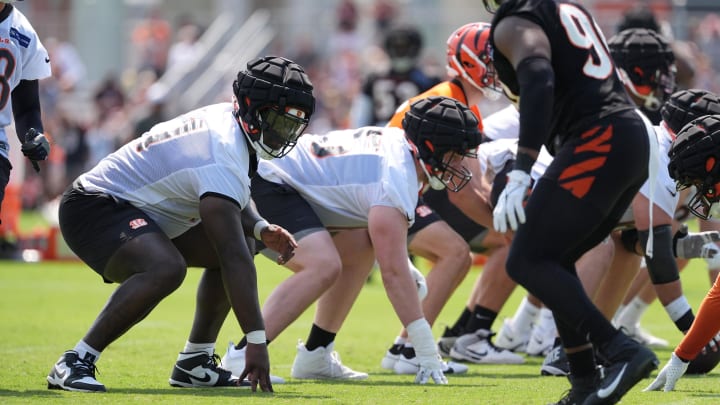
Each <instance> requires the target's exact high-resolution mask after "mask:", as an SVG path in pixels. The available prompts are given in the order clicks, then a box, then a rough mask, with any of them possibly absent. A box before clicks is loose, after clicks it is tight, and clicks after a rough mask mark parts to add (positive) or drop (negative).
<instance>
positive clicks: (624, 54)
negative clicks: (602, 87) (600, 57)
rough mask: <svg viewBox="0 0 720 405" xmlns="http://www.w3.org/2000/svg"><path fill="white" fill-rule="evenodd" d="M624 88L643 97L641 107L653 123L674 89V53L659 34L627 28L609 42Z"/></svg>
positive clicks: (658, 119) (656, 120) (643, 29)
mask: <svg viewBox="0 0 720 405" xmlns="http://www.w3.org/2000/svg"><path fill="white" fill-rule="evenodd" d="M608 47H609V48H610V54H611V55H612V57H613V59H614V60H615V64H616V65H617V68H618V72H619V74H620V78H621V79H622V81H623V83H624V84H625V88H626V89H627V90H628V91H629V92H630V93H631V94H632V95H634V96H635V97H637V98H639V99H641V100H643V104H642V106H640V109H641V110H642V111H643V112H645V113H646V115H648V118H650V120H651V121H653V123H654V124H657V123H658V122H659V121H660V116H659V114H658V111H659V110H660V107H661V106H662V104H663V103H664V102H665V100H667V99H668V97H670V95H671V94H672V93H673V92H674V91H675V73H676V71H677V69H676V67H675V54H674V53H673V51H672V49H671V48H670V43H669V42H668V41H667V40H666V39H665V38H664V37H663V36H662V35H660V34H658V33H657V32H655V31H653V30H649V29H646V28H630V29H626V30H623V31H621V32H619V33H618V34H616V35H614V36H613V37H612V38H610V40H609V41H608Z"/></svg>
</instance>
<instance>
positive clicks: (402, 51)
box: [384, 26, 423, 73]
mask: <svg viewBox="0 0 720 405" xmlns="http://www.w3.org/2000/svg"><path fill="white" fill-rule="evenodd" d="M384 46H385V52H386V53H387V55H388V57H389V58H390V65H391V67H392V70H393V71H394V72H399V73H404V72H408V71H410V70H411V69H412V68H413V67H414V66H415V64H417V61H418V58H419V57H420V51H422V47H423V40H422V35H420V31H418V30H417V28H415V27H411V26H407V27H395V28H393V29H391V30H390V31H389V32H388V33H387V35H386V36H385V44H384Z"/></svg>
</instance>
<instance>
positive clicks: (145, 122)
mask: <svg viewBox="0 0 720 405" xmlns="http://www.w3.org/2000/svg"><path fill="white" fill-rule="evenodd" d="M166 96H167V89H165V87H164V86H163V85H162V84H160V83H155V84H153V85H152V86H150V88H149V89H148V90H147V93H146V99H147V104H148V106H149V112H148V114H147V115H146V116H144V117H142V118H141V119H140V120H139V121H138V122H137V123H136V124H135V128H134V130H133V134H132V136H133V137H140V136H142V134H144V133H145V132H147V131H149V130H150V128H152V127H153V126H154V125H155V124H157V123H159V122H163V121H165V120H166V119H167V117H166V114H165V101H166Z"/></svg>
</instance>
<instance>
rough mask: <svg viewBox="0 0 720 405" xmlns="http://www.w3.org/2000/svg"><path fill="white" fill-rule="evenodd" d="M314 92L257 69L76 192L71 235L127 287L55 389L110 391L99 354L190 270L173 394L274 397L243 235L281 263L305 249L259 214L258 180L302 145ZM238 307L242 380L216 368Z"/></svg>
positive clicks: (91, 260) (135, 145) (68, 195)
mask: <svg viewBox="0 0 720 405" xmlns="http://www.w3.org/2000/svg"><path fill="white" fill-rule="evenodd" d="M312 90H313V86H312V84H311V82H310V79H309V78H308V76H307V75H306V74H305V71H304V70H303V68H302V67H301V66H299V65H297V64H296V63H294V62H292V61H290V60H287V59H284V58H281V57H275V56H268V57H263V58H257V59H254V60H251V61H250V62H248V64H247V68H246V70H243V71H240V72H239V73H238V75H237V80H235V82H234V83H233V93H234V97H235V102H234V103H229V102H228V103H219V104H213V105H209V106H205V107H202V108H198V109H196V110H193V111H191V112H189V113H187V114H184V115H181V116H179V117H176V118H174V119H171V120H169V121H166V122H163V123H160V124H158V125H156V126H154V127H153V129H152V130H151V131H149V132H147V133H145V134H144V135H142V136H141V137H139V138H136V139H135V140H133V141H131V142H129V143H127V144H126V145H125V146H123V147H121V148H120V149H118V150H117V151H115V152H114V153H112V154H110V155H108V156H107V157H105V158H104V159H103V160H102V161H100V162H99V163H98V164H97V165H96V166H95V167H94V168H92V169H91V170H89V171H88V172H86V173H84V174H82V175H80V176H79V177H78V178H77V179H76V180H75V181H74V182H73V184H72V185H71V186H70V187H69V188H68V190H67V191H66V192H65V193H64V194H63V198H62V201H61V203H60V209H59V220H60V230H61V231H62V234H63V237H64V238H65V241H66V242H67V244H68V246H69V247H70V248H71V249H72V250H73V251H74V252H75V253H76V254H77V255H78V257H80V258H81V259H82V260H83V261H84V262H85V263H86V264H87V265H88V266H90V267H91V268H92V269H93V270H94V271H95V272H96V273H98V275H99V276H101V277H102V279H103V280H104V281H105V282H107V283H118V284H119V286H118V287H117V288H116V289H115V292H114V293H113V294H112V295H111V296H110V298H109V299H108V301H107V303H106V305H105V307H104V308H103V309H102V311H101V312H100V314H99V315H98V317H97V319H95V321H94V322H93V324H92V326H91V327H90V328H89V330H88V331H87V333H86V334H85V336H84V337H83V338H82V339H81V340H80V341H79V342H78V343H77V344H76V345H75V347H74V348H73V349H72V350H68V351H66V352H65V353H64V354H63V355H62V356H61V357H60V359H59V360H58V361H57V363H56V364H55V365H54V366H53V368H52V370H51V371H50V373H49V375H48V376H47V381H48V388H55V389H63V390H68V391H84V392H98V391H105V390H106V389H105V385H103V384H102V383H100V382H99V381H97V380H96V379H95V373H96V370H97V368H96V362H97V361H98V359H99V357H100V354H101V353H102V352H103V351H104V350H105V349H106V348H107V347H108V345H110V344H111V343H113V342H114V341H116V340H117V339H119V338H120V337H121V336H122V335H124V334H125V332H127V331H128V330H129V329H130V328H131V327H133V326H134V325H136V324H137V323H138V322H140V321H142V319H143V318H145V317H146V316H147V315H148V314H149V313H150V311H152V310H153V308H155V306H156V305H158V303H159V302H160V301H162V300H163V299H164V298H165V297H166V296H168V295H169V294H171V293H172V292H173V291H175V290H176V289H177V288H178V287H179V286H180V285H181V283H182V282H183V279H184V278H185V274H186V272H187V268H188V267H204V268H205V271H204V272H203V275H202V277H201V280H200V283H199V285H198V291H197V302H196V309H195V318H194V321H193V325H192V329H191V331H190V336H189V337H188V340H187V342H186V344H185V347H184V349H183V351H182V352H181V353H180V354H179V356H178V358H177V362H176V363H175V366H174V368H173V371H172V374H171V376H170V380H169V382H170V385H172V386H176V387H217V386H237V385H239V384H243V385H251V386H252V390H253V391H255V390H256V389H257V385H258V384H259V385H260V388H261V389H262V390H263V391H272V384H271V380H270V374H269V371H270V361H269V357H268V352H267V346H266V337H265V327H264V322H263V319H262V315H261V313H260V304H259V302H258V293H257V277H256V274H255V265H254V262H253V255H252V252H251V250H252V249H253V248H254V246H253V244H252V243H251V242H248V240H246V236H254V237H255V238H256V239H260V240H262V242H263V243H264V244H265V245H267V246H269V247H270V248H272V249H274V250H276V251H277V252H279V254H280V258H279V262H281V263H283V262H285V261H287V260H289V259H290V258H291V257H292V255H293V251H294V249H295V247H296V243H295V240H294V239H293V237H292V236H291V235H290V234H289V233H288V232H287V231H285V230H284V229H282V228H280V227H278V226H276V225H270V224H268V222H267V221H265V220H264V219H263V218H262V217H260V216H259V215H258V214H257V212H256V211H255V209H254V206H253V204H252V200H251V196H250V176H252V175H253V174H254V173H255V170H256V168H257V164H258V159H263V160H264V159H274V158H280V157H282V156H284V155H285V154H287V153H288V151H290V150H291V149H292V148H293V147H294V146H295V143H296V142H297V139H298V137H299V136H300V135H302V133H303V131H304V130H305V128H306V127H307V124H308V120H309V119H310V116H311V115H312V113H313V111H314V108H315V98H314V96H313V94H312ZM230 309H232V310H233V313H234V315H235V318H236V319H237V321H238V324H239V325H240V327H241V328H242V329H243V331H244V332H245V333H246V334H247V336H248V339H247V340H248V343H249V344H248V349H247V362H246V367H245V368H244V369H243V370H241V371H240V372H238V374H237V375H238V376H239V378H238V377H237V376H233V375H232V374H231V373H230V371H227V370H224V369H222V368H220V367H218V366H217V362H216V357H217V356H216V355H215V349H214V348H215V340H216V339H217V335H218V333H219V332H220V328H221V326H222V325H223V322H224V321H225V318H226V317H227V313H228V311H229V310H230ZM245 377H247V380H246V379H245Z"/></svg>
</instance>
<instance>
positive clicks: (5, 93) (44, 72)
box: [0, 5, 50, 158]
mask: <svg viewBox="0 0 720 405" xmlns="http://www.w3.org/2000/svg"><path fill="white" fill-rule="evenodd" d="M7 10H11V11H10V13H9V15H7V16H5V18H4V19H3V20H2V21H0V83H2V85H1V86H0V155H2V156H4V157H5V158H7V157H8V152H9V146H8V137H7V133H6V132H5V127H7V126H8V125H10V124H11V123H12V121H13V116H12V102H11V101H10V93H11V92H12V90H13V89H15V87H16V86H17V85H18V83H20V81H21V80H39V79H43V78H46V77H48V76H50V59H49V58H48V53H47V50H45V47H44V46H43V44H42V43H41V42H40V39H39V38H38V35H37V33H35V29H34V28H33V27H32V25H30V22H29V21H28V20H27V18H25V16H24V15H23V14H22V13H21V12H20V11H18V10H17V9H16V8H15V7H13V6H12V5H7V6H6V8H5V11H4V12H3V13H2V16H4V15H5V14H6V13H7Z"/></svg>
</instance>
